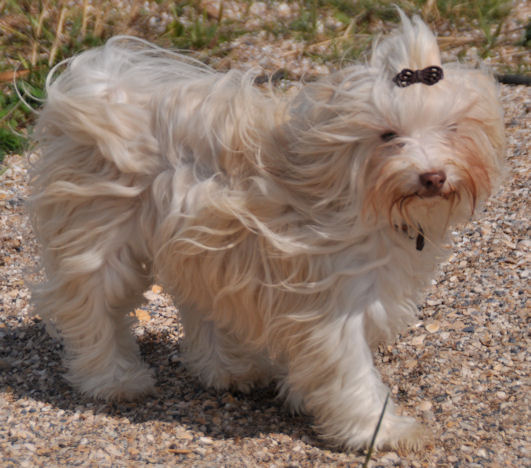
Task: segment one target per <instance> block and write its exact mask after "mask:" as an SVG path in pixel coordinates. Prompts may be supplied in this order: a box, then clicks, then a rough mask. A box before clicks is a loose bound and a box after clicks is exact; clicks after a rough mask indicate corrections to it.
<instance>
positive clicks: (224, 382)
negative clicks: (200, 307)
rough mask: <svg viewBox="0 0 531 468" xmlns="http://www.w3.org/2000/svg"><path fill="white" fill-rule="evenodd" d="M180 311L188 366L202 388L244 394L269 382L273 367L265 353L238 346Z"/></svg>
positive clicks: (188, 312) (210, 324) (204, 322)
mask: <svg viewBox="0 0 531 468" xmlns="http://www.w3.org/2000/svg"><path fill="white" fill-rule="evenodd" d="M180 312H181V317H182V322H183V326H184V331H185V338H184V343H185V353H186V354H185V356H186V363H187V366H188V368H189V369H190V371H191V372H192V373H193V374H194V375H195V376H197V377H198V378H199V379H200V380H201V382H202V383H203V384H204V385H205V386H207V387H214V388H216V389H218V390H225V389H229V388H232V389H236V390H239V391H241V392H245V393H246V392H249V391H250V390H251V389H252V388H253V387H255V386H257V385H266V384H267V383H268V382H269V381H270V380H271V378H272V364H271V361H270V360H269V358H268V357H267V354H266V352H265V351H262V350H258V349H253V347H252V346H249V345H245V344H243V343H240V342H239V340H238V339H237V338H235V337H234V336H233V335H231V334H229V333H227V332H225V331H223V330H220V329H219V328H218V327H216V325H215V323H214V322H212V321H208V320H205V319H204V318H203V317H202V315H201V314H200V313H197V312H196V311H192V310H183V309H181V310H180Z"/></svg>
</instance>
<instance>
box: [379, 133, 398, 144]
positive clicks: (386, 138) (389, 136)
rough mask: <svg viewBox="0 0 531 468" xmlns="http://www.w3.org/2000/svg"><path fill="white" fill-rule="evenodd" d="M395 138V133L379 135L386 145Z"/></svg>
mask: <svg viewBox="0 0 531 468" xmlns="http://www.w3.org/2000/svg"><path fill="white" fill-rule="evenodd" d="M397 136H398V135H397V134H396V133H395V132H385V133H382V134H381V135H380V138H381V139H382V141H385V142H386V143H387V142H388V141H391V140H394V139H395V138H396V137H397Z"/></svg>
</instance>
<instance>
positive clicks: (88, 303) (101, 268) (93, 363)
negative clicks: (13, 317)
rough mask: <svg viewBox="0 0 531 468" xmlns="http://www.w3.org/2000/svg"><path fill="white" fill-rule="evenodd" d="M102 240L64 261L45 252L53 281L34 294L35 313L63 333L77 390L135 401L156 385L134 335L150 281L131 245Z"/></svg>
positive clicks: (72, 379) (48, 272)
mask: <svg viewBox="0 0 531 468" xmlns="http://www.w3.org/2000/svg"><path fill="white" fill-rule="evenodd" d="M113 234H114V235H115V234H116V233H107V235H108V236H109V237H112V235H113ZM98 241H99V240H98V239H95V240H94V243H93V244H92V249H90V248H89V249H88V250H87V251H85V252H83V253H78V254H77V255H75V256H70V257H67V258H63V259H62V261H61V260H60V259H58V258H56V255H55V254H57V253H58V252H57V251H54V250H53V249H48V250H46V251H45V252H44V253H43V257H44V263H45V266H46V270H47V276H48V281H47V282H46V283H44V284H43V285H41V286H39V287H38V288H37V289H36V290H35V291H34V300H35V304H36V313H38V314H41V315H43V317H45V318H51V319H52V320H53V322H54V323H55V324H56V326H57V327H58V329H59V331H60V332H61V335H62V337H63V338H64V345H65V351H66V363H67V366H68V374H67V378H68V380H69V381H70V382H71V383H72V384H73V385H74V386H75V387H76V388H78V389H79V390H81V391H82V392H84V393H86V394H88V395H91V396H94V397H98V398H104V399H131V398H134V397H136V396H138V395H140V394H144V393H147V392H149V391H150V390H152V389H153V384H154V381H153V377H152V373H151V371H150V370H149V369H148V368H147V366H146V365H145V364H144V363H143V362H142V360H141V358H140V355H139V350H138V345H137V343H136V341H135V338H134V336H133V335H132V333H131V331H130V327H131V321H132V318H131V316H130V312H131V311H132V310H134V307H135V306H138V305H139V304H140V303H141V302H142V301H143V296H142V293H143V292H144V291H145V290H146V289H147V287H148V285H149V281H150V277H149V275H148V274H147V271H146V267H145V265H143V264H142V263H141V262H139V261H137V259H136V258H135V255H134V254H133V252H132V249H131V248H130V247H129V246H128V245H122V246H120V247H118V248H115V249H114V250H113V251H105V250H104V249H103V248H102V245H101V244H100V245H98Z"/></svg>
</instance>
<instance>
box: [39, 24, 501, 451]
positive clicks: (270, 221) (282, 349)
mask: <svg viewBox="0 0 531 468" xmlns="http://www.w3.org/2000/svg"><path fill="white" fill-rule="evenodd" d="M402 16H403V15H402ZM433 65H440V56H439V50H438V48H437V44H436V40H435V38H434V36H433V35H432V33H431V32H430V31H429V30H428V28H427V27H426V26H425V24H424V23H422V21H420V20H419V19H418V18H414V19H413V21H410V20H408V19H407V18H405V17H403V18H402V26H401V29H400V30H398V31H397V32H395V33H393V34H392V35H391V36H390V37H389V38H387V39H384V40H383V41H382V42H381V43H379V44H377V45H376V46H375V48H374V50H373V54H372V58H371V59H370V61H369V62H368V63H366V64H359V65H353V66H351V67H348V68H346V69H344V70H341V71H339V72H337V73H335V74H332V75H330V76H328V77H324V78H322V79H321V80H319V81H317V82H315V83H311V84H308V85H306V86H304V87H301V90H300V92H298V94H297V95H296V96H294V97H289V96H285V95H283V94H281V93H275V92H274V91H273V90H271V89H268V90H265V91H264V90H262V89H259V88H258V87H256V86H255V85H254V84H253V81H254V77H255V74H254V73H253V72H247V73H243V72H240V71H237V70H232V71H230V72H228V73H226V74H221V73H217V72H215V71H213V70H211V69H209V68H208V67H205V66H204V65H200V64H198V63H195V62H194V61H192V60H190V59H189V58H186V57H183V56H181V55H178V54H175V53H171V52H168V51H164V50H161V49H159V48H157V47H155V46H152V45H150V44H147V43H145V42H144V41H140V40H138V39H132V38H124V37H116V38H113V39H111V40H110V41H108V42H107V44H106V45H105V46H104V47H102V48H98V49H94V50H90V51H88V52H84V53H83V54H81V55H78V56H77V57H74V58H73V59H71V60H70V61H69V62H68V64H67V68H66V70H65V71H64V72H63V73H61V74H60V75H59V76H56V75H57V72H56V71H54V72H53V73H52V74H51V75H50V77H49V79H48V83H47V93H48V98H47V103H46V105H45V107H44V109H43V111H42V114H41V116H40V118H39V121H38V124H37V127H36V130H35V134H36V139H37V141H38V144H39V148H40V152H41V157H40V159H39V160H38V162H37V164H36V166H35V168H34V170H33V182H32V183H33V197H32V200H31V205H30V206H31V213H32V219H33V223H34V226H35V231H36V233H37V235H38V237H39V240H40V241H41V243H42V245H43V251H42V262H43V265H44V268H45V270H46V274H47V278H48V279H47V281H46V282H45V283H44V284H42V285H40V286H39V287H38V288H37V289H36V290H35V292H34V300H35V304H36V312H37V313H38V314H40V315H41V316H43V317H46V318H49V319H52V320H53V321H55V323H56V324H57V326H58V328H59V329H60V331H61V333H62V335H63V337H64V340H65V346H66V351H67V358H68V367H69V374H68V377H69V379H70V381H71V382H72V384H74V385H75V386H76V387H77V388H79V389H80V390H81V391H83V392H85V393H88V394H89V395H93V396H96V397H102V398H134V397H136V396H138V395H141V394H143V393H146V392H149V391H150V390H152V388H153V385H154V380H153V377H152V373H151V371H150V370H149V369H148V368H147V367H146V365H145V364H143V363H142V361H141V359H140V357H139V354H138V349H137V345H136V343H135V341H134V339H133V338H132V336H131V333H130V319H129V313H130V311H131V310H133V309H134V307H135V306H137V305H138V304H140V303H141V302H142V300H143V296H142V293H143V292H144V291H145V289H146V288H147V287H148V286H149V284H150V283H151V282H152V281H153V280H154V279H156V281H157V282H159V283H160V284H162V285H163V286H164V288H165V290H166V291H168V292H170V293H171V294H172V295H173V297H174V299H175V303H176V306H178V308H179V311H180V314H181V317H182V321H183V325H184V328H185V335H186V336H185V344H186V352H187V357H188V362H189V367H190V370H191V371H192V372H193V373H195V374H196V375H197V376H199V377H200V378H201V380H202V381H203V382H204V383H205V384H207V385H212V386H214V387H217V388H228V387H236V388H240V389H242V390H250V389H251V388H252V386H253V385H255V384H256V383H260V382H267V381H268V380H269V379H271V378H275V379H277V380H278V382H279V388H280V392H281V394H282V395H283V396H285V398H286V400H287V402H288V403H289V404H290V405H291V407H292V408H293V409H296V410H299V409H300V410H305V411H308V412H310V413H312V414H313V415H314V417H315V422H316V426H317V428H318V430H319V431H320V432H321V434H322V436H323V437H325V438H326V439H328V440H329V441H330V442H331V443H334V444H338V445H342V446H345V447H348V448H359V447H363V446H366V445H367V444H368V443H369V442H370V439H371V436H372V433H373V430H374V428H375V426H376V422H377V420H378V416H379V414H380V411H381V409H382V406H383V402H384V399H385V397H386V394H387V391H388V390H387V389H386V387H385V386H384V384H383V383H382V382H381V380H380V377H379V376H378V373H377V371H376V370H375V368H374V366H373V362H372V356H371V351H370V347H371V346H373V345H374V344H375V343H377V342H378V341H381V340H383V339H389V338H392V337H393V336H394V334H395V333H396V331H397V330H398V329H400V328H401V327H402V326H404V325H405V324H406V323H407V322H408V320H410V319H411V318H412V317H413V316H414V314H415V311H416V305H415V304H416V302H417V301H418V299H419V295H420V294H421V293H422V291H423V289H424V288H425V286H426V285H427V284H428V282H429V281H430V279H431V278H432V276H433V272H434V269H435V266H436V264H437V263H438V262H439V261H440V260H441V258H443V257H444V255H445V250H444V249H443V248H442V247H441V246H442V245H443V243H444V242H445V239H446V232H447V230H448V227H449V226H450V225H451V224H453V223H455V222H457V221H459V220H462V219H466V218H467V217H469V216H470V215H471V214H472V213H473V211H474V209H475V207H476V206H477V203H478V202H480V201H481V200H484V199H485V198H486V197H487V195H488V194H489V192H490V191H491V190H492V188H493V187H494V186H495V184H496V181H497V178H498V174H499V172H500V168H501V158H502V156H503V151H504V141H503V126H502V117H501V113H500V110H499V104H498V102H497V98H496V89H495V86H494V85H493V83H492V80H491V78H490V77H489V76H487V75H485V74H484V73H482V72H480V71H478V70H468V69H465V68H463V67H461V66H457V65H450V66H449V65H445V66H444V74H445V76H444V79H443V80H442V81H440V82H439V83H437V84H436V85H434V86H431V87H430V86H426V85H424V84H415V85H412V86H409V87H407V88H399V87H397V86H396V85H395V84H394V83H393V82H392V78H393V76H395V75H396V74H397V73H398V72H400V71H401V70H402V69H403V68H412V69H420V68H424V67H427V66H433ZM389 132H394V133H396V134H397V137H396V138H394V139H392V140H391V141H382V138H381V136H382V134H385V133H389ZM436 170H444V171H445V172H446V174H447V181H446V183H445V188H444V190H443V192H442V193H441V196H436V197H423V196H422V194H421V187H420V186H419V174H422V173H424V172H429V171H436ZM420 230H422V232H423V233H424V237H425V241H426V246H425V248H424V249H423V250H422V251H419V250H416V248H415V240H414V238H415V236H417V235H418V233H419V232H420ZM412 238H413V239H412ZM421 439H422V431H421V430H419V426H417V424H416V423H415V422H414V421H413V420H412V419H410V418H407V417H403V416H399V415H397V414H396V412H395V410H394V409H393V407H392V405H391V407H390V408H389V409H388V411H387V413H386V415H385V417H384V420H383V424H382V427H381V430H380V433H379V435H378V439H377V446H378V447H382V446H396V445H399V444H402V445H405V446H412V447H416V446H418V445H419V444H420V442H421Z"/></svg>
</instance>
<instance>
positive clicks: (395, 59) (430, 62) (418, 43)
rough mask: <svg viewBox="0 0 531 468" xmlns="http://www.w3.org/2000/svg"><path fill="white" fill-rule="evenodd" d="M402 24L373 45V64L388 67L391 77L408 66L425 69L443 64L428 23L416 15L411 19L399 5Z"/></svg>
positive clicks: (387, 70)
mask: <svg viewBox="0 0 531 468" xmlns="http://www.w3.org/2000/svg"><path fill="white" fill-rule="evenodd" d="M398 12H399V14H400V18H401V21H402V23H401V26H400V28H398V29H397V30H396V31H394V32H393V33H391V34H390V35H389V36H387V37H386V38H385V39H383V40H382V41H381V42H379V43H376V45H375V46H374V48H373V52H372V56H371V60H370V64H371V66H372V67H374V68H377V69H380V70H383V71H385V73H386V75H388V76H389V77H390V78H392V77H393V76H396V74H397V73H399V72H400V71H402V70H403V69H405V68H408V69H412V70H422V69H424V68H426V67H433V66H439V67H440V66H441V56H440V52H439V46H438V45H437V40H436V38H435V36H434V34H433V33H432V32H431V31H430V29H429V28H428V27H427V26H426V24H425V23H424V22H423V21H422V20H421V19H420V18H419V17H418V16H414V17H413V19H412V20H410V19H409V18H408V17H407V16H406V15H405V14H404V12H403V11H402V10H400V9H398Z"/></svg>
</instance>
